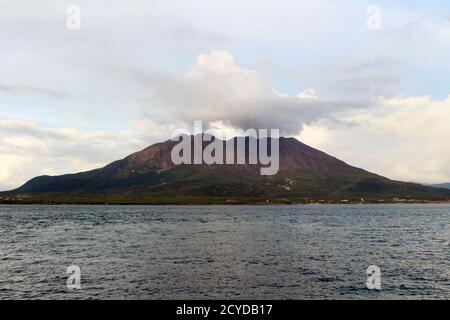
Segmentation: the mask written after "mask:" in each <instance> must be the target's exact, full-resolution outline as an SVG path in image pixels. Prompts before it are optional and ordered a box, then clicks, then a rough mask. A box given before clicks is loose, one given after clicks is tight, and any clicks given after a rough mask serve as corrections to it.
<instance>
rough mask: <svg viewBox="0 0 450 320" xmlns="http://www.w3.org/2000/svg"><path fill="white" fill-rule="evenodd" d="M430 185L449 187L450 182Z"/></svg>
mask: <svg viewBox="0 0 450 320" xmlns="http://www.w3.org/2000/svg"><path fill="white" fill-rule="evenodd" d="M431 186H432V187H434V188H444V189H450V183H439V184H433V185H431Z"/></svg>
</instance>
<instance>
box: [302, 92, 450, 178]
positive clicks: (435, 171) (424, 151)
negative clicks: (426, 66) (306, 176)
mask: <svg viewBox="0 0 450 320" xmlns="http://www.w3.org/2000/svg"><path fill="white" fill-rule="evenodd" d="M449 124H450V97H449V98H447V99H445V100H442V101H438V100H434V99H432V98H431V97H409V98H393V99H379V100H378V102H377V105H376V106H375V107H374V108H372V109H366V110H359V111H358V112H355V111H353V112H352V113H347V114H345V115H341V116H339V117H337V118H336V119H335V120H334V121H330V120H318V121H316V122H315V123H313V124H310V125H305V126H304V127H303V130H302V131H301V133H300V134H299V136H298V137H299V138H300V139H301V140H303V141H304V142H305V143H309V144H311V145H313V146H315V147H317V148H319V149H322V150H324V151H326V152H329V153H331V154H333V155H335V156H337V157H340V158H342V159H345V160H346V161H348V162H350V163H351V164H354V165H357V166H360V167H363V168H365V169H367V170H371V171H374V172H377V173H379V174H382V175H385V176H388V177H390V178H393V179H398V180H406V181H415V182H423V183H439V182H448V181H450V145H449V137H450V126H449Z"/></svg>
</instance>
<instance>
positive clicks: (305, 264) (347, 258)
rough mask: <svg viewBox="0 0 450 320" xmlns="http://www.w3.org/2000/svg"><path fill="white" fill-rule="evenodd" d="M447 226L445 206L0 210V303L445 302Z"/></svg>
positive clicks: (449, 278) (449, 285)
mask: <svg viewBox="0 0 450 320" xmlns="http://www.w3.org/2000/svg"><path fill="white" fill-rule="evenodd" d="M449 223H450V206H449V205H310V206H0V299H216V298H217V299H397V298H398V299H450V245H449V232H450V229H449ZM71 265H76V266H79V267H80V270H81V289H80V290H70V289H68V288H67V286H66V281H67V277H68V276H69V275H68V274H66V270H67V267H68V266H71ZM370 265H376V266H378V267H379V268H380V270H381V290H369V289H367V287H366V281H367V274H366V270H367V267H368V266H370Z"/></svg>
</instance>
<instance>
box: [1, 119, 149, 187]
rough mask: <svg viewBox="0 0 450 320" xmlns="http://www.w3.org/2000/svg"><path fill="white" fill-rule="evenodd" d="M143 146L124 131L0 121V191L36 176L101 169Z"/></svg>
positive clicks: (143, 144)
mask: <svg viewBox="0 0 450 320" xmlns="http://www.w3.org/2000/svg"><path fill="white" fill-rule="evenodd" d="M143 146H145V143H143V142H142V141H140V140H138V139H136V138H134V137H133V135H132V134H130V133H127V132H123V133H119V134H112V133H110V132H103V131H80V130H75V129H70V128H58V129H46V128H42V127H39V126H38V125H37V124H35V123H31V122H24V121H13V120H0V190H7V189H12V188H16V187H18V186H20V185H21V184H23V183H24V182H25V181H27V180H29V179H31V178H33V177H35V176H37V175H44V174H62V173H72V172H79V171H85V170H90V169H94V168H98V167H102V166H103V165H105V164H107V163H109V162H111V161H114V160H117V159H119V158H122V157H124V156H126V155H128V154H130V153H132V152H135V151H136V150H138V149H139V148H142V147H143Z"/></svg>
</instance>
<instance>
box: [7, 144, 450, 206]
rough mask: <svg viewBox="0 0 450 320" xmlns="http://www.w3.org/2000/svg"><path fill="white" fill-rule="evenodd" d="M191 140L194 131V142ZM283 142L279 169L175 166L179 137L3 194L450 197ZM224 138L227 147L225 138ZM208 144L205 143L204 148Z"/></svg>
mask: <svg viewBox="0 0 450 320" xmlns="http://www.w3.org/2000/svg"><path fill="white" fill-rule="evenodd" d="M193 139H194V137H193V136H191V144H192V143H193ZM234 139H236V138H234ZM248 139H249V138H246V149H245V151H246V159H248V151H249V150H248V141H249V140H248ZM278 142H279V152H280V157H279V159H280V161H279V171H278V173H277V174H276V175H274V176H261V175H260V174H259V169H260V168H261V164H245V165H244V164H233V165H219V164H213V165H207V164H204V163H203V164H198V165H189V164H181V165H175V164H174V163H173V162H172V160H171V157H170V154H171V150H172V148H173V147H174V146H175V145H176V144H177V143H178V142H177V141H172V140H167V141H165V142H160V143H156V144H153V145H151V146H149V147H147V148H145V149H143V150H141V151H138V152H135V153H133V154H130V155H129V156H127V157H125V158H123V159H121V160H117V161H114V162H112V163H110V164H108V165H106V166H104V167H103V168H99V169H95V170H91V171H86V172H80V173H74V174H66V175H60V176H40V177H35V178H33V179H31V180H29V181H28V182H26V183H25V184H24V185H22V186H21V187H19V188H17V189H15V190H11V191H8V192H2V193H0V201H3V202H5V198H7V199H8V201H9V202H19V203H120V204H127V203H131V204H133V203H139V204H172V203H173V204H189V203H219V204H220V203H310V202H332V203H335V202H339V203H340V202H346V201H347V202H361V201H364V202H392V201H394V202H403V201H405V202H408V201H411V202H414V201H443V200H449V199H450V190H446V189H437V188H432V187H428V186H423V185H419V184H414V183H407V182H400V181H394V180H390V179H388V178H385V177H383V176H380V175H377V174H374V173H371V172H368V171H366V170H363V169H360V168H357V167H353V166H351V165H349V164H347V163H345V162H344V161H342V160H339V159H337V158H335V157H332V156H331V155H328V154H326V153H324V152H322V151H320V150H317V149H314V148H312V147H310V146H308V145H306V144H303V143H302V142H300V141H298V140H297V139H295V138H284V137H281V138H279V140H278ZM222 143H223V145H224V150H226V141H222ZM208 144H209V143H205V142H204V143H203V146H202V148H203V149H204V148H205V147H206V146H207V145H208ZM269 145H270V144H269ZM224 154H225V152H224ZM246 163H248V161H246ZM362 199H363V200H362Z"/></svg>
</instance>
